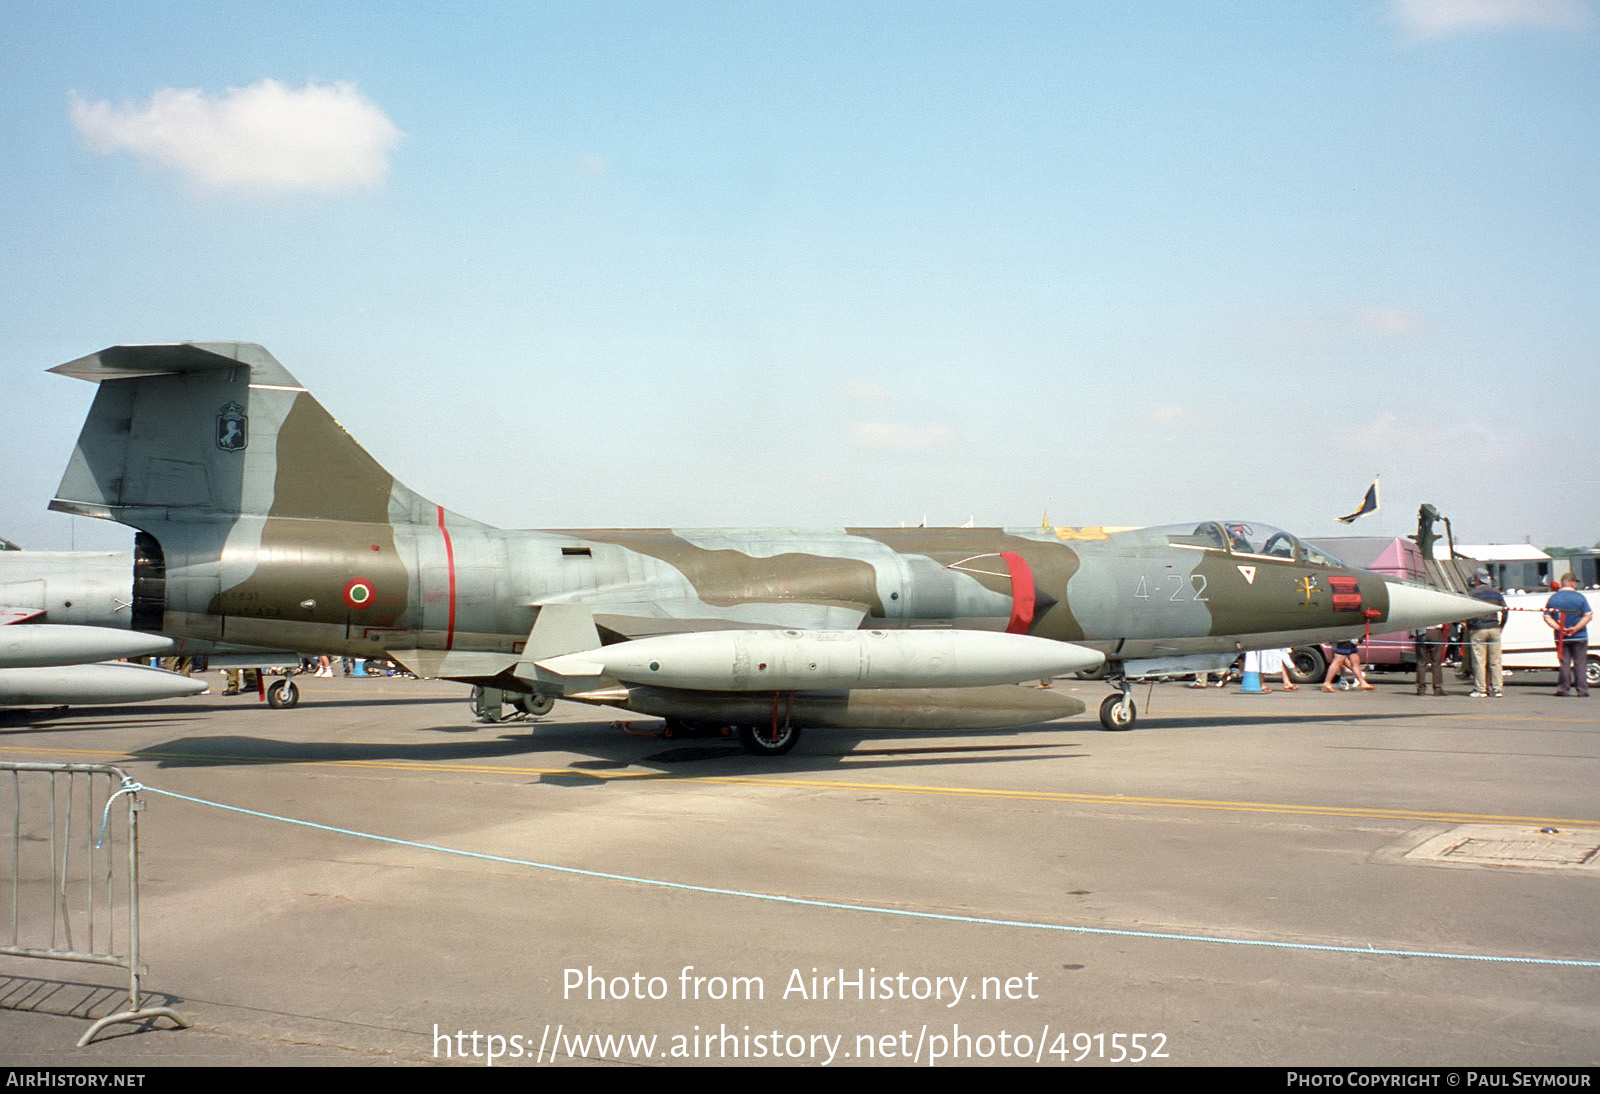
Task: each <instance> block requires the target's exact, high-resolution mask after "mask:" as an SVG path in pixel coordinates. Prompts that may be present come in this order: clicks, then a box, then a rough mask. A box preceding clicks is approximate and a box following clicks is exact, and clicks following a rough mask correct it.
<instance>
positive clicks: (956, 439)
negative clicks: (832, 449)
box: [850, 422, 961, 451]
mask: <svg viewBox="0 0 1600 1094" xmlns="http://www.w3.org/2000/svg"><path fill="white" fill-rule="evenodd" d="M850 442H851V443H852V444H856V445H859V446H861V447H862V448H886V449H895V450H899V451H916V450H923V449H929V448H953V447H955V446H956V445H958V444H960V443H961V437H960V435H959V434H958V433H956V431H955V430H953V429H951V428H950V427H949V426H947V425H944V424H942V423H939V422H926V423H923V424H921V425H902V424H900V423H898V422H852V423H851V425H850Z"/></svg>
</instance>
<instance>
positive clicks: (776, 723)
mask: <svg viewBox="0 0 1600 1094" xmlns="http://www.w3.org/2000/svg"><path fill="white" fill-rule="evenodd" d="M793 714H794V695H793V694H789V695H785V694H784V693H783V692H774V693H773V696H772V721H771V722H770V723H768V724H766V725H758V726H740V727H739V741H740V743H741V744H743V745H744V747H745V751H746V752H750V753H752V754H754V755H756V756H782V755H783V754H784V753H785V752H788V751H789V750H790V749H791V748H793V747H794V746H795V745H796V744H798V743H799V741H800V727H799V726H797V725H795V724H794V722H793V721H792V720H791V716H792V715H793Z"/></svg>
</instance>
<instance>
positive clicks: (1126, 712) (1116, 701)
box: [1100, 695, 1139, 731]
mask: <svg viewBox="0 0 1600 1094" xmlns="http://www.w3.org/2000/svg"><path fill="white" fill-rule="evenodd" d="M1138 716H1139V712H1138V710H1137V709H1135V708H1134V705H1133V696H1131V695H1127V696H1123V695H1107V696H1106V699H1105V702H1103V703H1101V704H1100V724H1101V725H1102V726H1104V727H1105V728H1106V729H1111V730H1118V731H1120V730H1124V729H1132V728H1133V721H1134V719H1135V718H1137V717H1138Z"/></svg>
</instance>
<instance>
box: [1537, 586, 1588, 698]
mask: <svg viewBox="0 0 1600 1094" xmlns="http://www.w3.org/2000/svg"><path fill="white" fill-rule="evenodd" d="M1593 619H1594V608H1593V607H1591V606H1590V604H1589V599H1588V597H1586V596H1584V595H1583V594H1582V593H1580V592H1579V591H1578V579H1577V577H1575V576H1574V575H1572V574H1567V575H1566V576H1565V577H1563V578H1562V579H1561V591H1560V592H1557V593H1551V594H1550V599H1549V600H1546V601H1545V602H1544V621H1545V622H1546V623H1548V624H1550V629H1551V630H1553V631H1555V637H1556V646H1557V647H1558V649H1559V661H1558V663H1559V665H1560V673H1561V675H1560V677H1559V680H1560V682H1559V683H1558V684H1557V685H1556V694H1557V695H1562V696H1566V695H1571V694H1572V693H1573V691H1574V689H1576V691H1577V693H1578V694H1579V695H1581V696H1583V697H1584V698H1588V696H1589V677H1588V675H1587V673H1588V669H1589V664H1588V662H1589V623H1590V621H1591V620H1593Z"/></svg>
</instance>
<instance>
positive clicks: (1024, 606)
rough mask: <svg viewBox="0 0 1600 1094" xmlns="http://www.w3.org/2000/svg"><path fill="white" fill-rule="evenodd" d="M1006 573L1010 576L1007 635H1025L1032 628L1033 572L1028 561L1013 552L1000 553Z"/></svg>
mask: <svg viewBox="0 0 1600 1094" xmlns="http://www.w3.org/2000/svg"><path fill="white" fill-rule="evenodd" d="M1000 557H1001V558H1002V559H1004V560H1005V564H1006V572H1007V573H1008V574H1010V575H1011V622H1009V623H1007V624H1006V633H1007V634H1027V633H1028V628H1029V627H1031V626H1033V608H1034V603H1035V598H1034V595H1033V571H1032V570H1031V569H1029V568H1028V560H1027V559H1025V558H1023V557H1022V556H1021V555H1019V554H1017V553H1016V552H1015V551H1002V552H1000Z"/></svg>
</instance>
